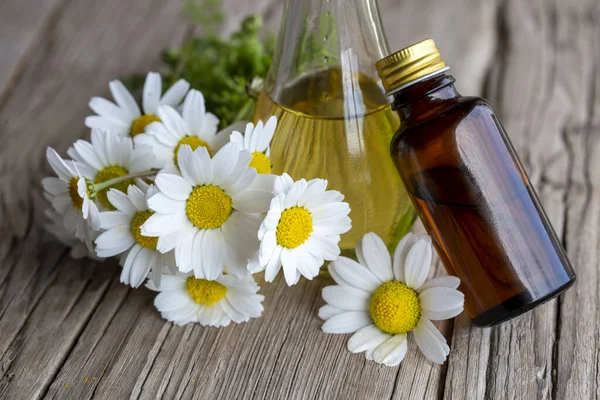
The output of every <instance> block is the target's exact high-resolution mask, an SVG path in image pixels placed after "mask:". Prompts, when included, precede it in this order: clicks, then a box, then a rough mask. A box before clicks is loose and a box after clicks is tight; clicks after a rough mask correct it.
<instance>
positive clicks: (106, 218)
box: [100, 211, 131, 229]
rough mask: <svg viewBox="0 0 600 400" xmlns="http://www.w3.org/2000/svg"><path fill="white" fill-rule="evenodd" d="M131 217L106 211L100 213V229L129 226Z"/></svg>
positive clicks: (118, 212)
mask: <svg viewBox="0 0 600 400" xmlns="http://www.w3.org/2000/svg"><path fill="white" fill-rule="evenodd" d="M130 222H131V216H130V215H127V214H125V213H122V212H121V211H105V212H101V213H100V228H102V229H110V228H114V227H115V226H119V225H129V223H130Z"/></svg>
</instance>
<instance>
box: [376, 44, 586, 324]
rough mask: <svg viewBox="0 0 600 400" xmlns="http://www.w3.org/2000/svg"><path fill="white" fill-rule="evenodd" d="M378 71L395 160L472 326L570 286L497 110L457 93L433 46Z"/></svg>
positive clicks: (567, 269)
mask: <svg viewBox="0 0 600 400" xmlns="http://www.w3.org/2000/svg"><path fill="white" fill-rule="evenodd" d="M377 67H378V69H379V73H380V76H381V77H382V79H383V83H384V85H385V87H386V89H387V90H388V91H389V92H390V93H393V95H394V108H395V109H396V111H397V112H398V114H399V116H400V119H401V121H402V126H401V128H400V129H399V130H398V132H397V133H396V135H395V136H394V139H393V140H392V145H391V152H392V156H393V158H394V161H395V163H396V166H397V167H398V171H399V172H400V175H401V176H402V180H403V181H404V184H405V185H406V187H407V190H408V192H409V194H410V196H411V199H412V201H413V203H414V205H415V208H416V210H417V213H418V214H419V217H420V218H421V220H422V221H423V225H424V226H425V228H426V229H427V232H428V233H429V234H430V235H431V236H432V239H433V244H434V246H435V248H436V250H437V252H438V254H439V256H440V259H441V260H442V263H443V264H444V266H445V268H446V269H447V270H448V272H450V273H451V274H453V275H456V276H458V277H459V278H460V279H461V286H460V289H461V290H462V291H463V293H464V294H465V310H466V312H467V314H469V316H470V317H471V318H472V320H473V323H474V324H475V325H478V326H488V325H494V324H496V323H499V322H502V321H505V320H507V319H510V318H513V317H515V316H517V315H519V314H521V313H523V312H525V311H528V310H530V309H532V308H534V307H536V306H538V305H539V304H541V303H543V302H545V301H547V300H549V299H551V298H553V297H554V296H557V295H558V294H559V293H561V292H562V291H564V290H566V289H567V288H568V287H569V286H571V285H572V284H573V282H574V281H575V274H574V272H573V269H572V268H571V265H570V264H569V260H568V259H567V256H566V254H565V251H564V249H563V248H562V246H561V244H560V241H559V240H558V238H557V237H556V234H555V233H554V230H553V229H552V226H551V225H550V222H549V221H548V217H547V216H546V214H545V213H544V210H543V208H542V206H541V204H540V202H539V200H538V197H537V195H536V193H535V190H534V189H533V187H532V186H531V183H530V182H529V179H528V177H527V174H526V173H525V171H524V170H523V167H522V165H521V163H520V161H519V159H518V157H517V154H516V153H515V151H514V149H513V147H512V145H511V143H510V140H509V139H508V136H507V135H506V133H505V132H504V128H503V127H502V125H501V124H500V121H499V119H498V117H497V116H496V113H495V111H494V110H493V108H492V107H491V106H490V105H489V104H488V103H487V102H486V101H485V100H483V99H481V98H478V97H464V96H461V95H460V94H459V93H458V92H457V91H456V89H455V88H454V78H453V77H452V76H450V75H447V74H446V73H445V71H446V70H447V69H448V68H447V67H446V65H445V63H444V61H443V60H442V59H441V58H440V54H439V52H438V50H437V48H436V46H435V43H434V42H433V40H431V39H429V40H426V41H423V42H420V43H417V44H415V45H413V46H410V47H408V48H406V49H403V50H400V51H399V52H396V53H394V54H392V55H391V56H389V57H386V58H385V59H383V60H381V61H380V62H378V63H377Z"/></svg>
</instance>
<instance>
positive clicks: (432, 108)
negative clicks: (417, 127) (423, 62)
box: [392, 73, 460, 125]
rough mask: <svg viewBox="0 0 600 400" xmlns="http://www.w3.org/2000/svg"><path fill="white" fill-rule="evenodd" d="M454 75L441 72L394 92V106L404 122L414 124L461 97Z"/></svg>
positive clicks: (438, 111)
mask: <svg viewBox="0 0 600 400" xmlns="http://www.w3.org/2000/svg"><path fill="white" fill-rule="evenodd" d="M454 81H455V79H454V77H452V76H451V75H446V74H444V73H441V74H439V75H434V76H432V77H431V78H428V79H425V80H423V81H421V82H417V83H415V84H414V85H410V86H408V87H406V88H404V89H402V90H400V91H398V92H396V93H394V95H393V96H394V101H393V102H392V107H393V108H394V110H396V112H398V115H399V116H400V119H401V120H402V122H403V123H404V124H406V125H412V124H415V123H417V122H419V121H423V120H425V119H428V118H429V117H431V116H433V115H435V114H438V113H440V112H442V111H444V110H446V109H448V108H450V107H452V105H453V104H454V102H453V101H452V100H455V99H457V98H458V97H460V94H459V93H458V91H457V90H456V88H455V87H454Z"/></svg>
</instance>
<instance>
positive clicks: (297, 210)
mask: <svg viewBox="0 0 600 400" xmlns="http://www.w3.org/2000/svg"><path fill="white" fill-rule="evenodd" d="M312 231H313V224H312V215H310V212H309V211H308V210H307V209H306V208H304V207H291V208H288V209H287V210H284V211H283V212H282V213H281V218H279V223H278V224H277V230H276V232H275V236H276V237H277V243H278V244H279V245H281V246H283V247H285V248H288V249H294V248H296V247H298V246H300V245H301V244H302V243H304V242H306V241H307V240H308V238H309V237H310V234H311V233H312Z"/></svg>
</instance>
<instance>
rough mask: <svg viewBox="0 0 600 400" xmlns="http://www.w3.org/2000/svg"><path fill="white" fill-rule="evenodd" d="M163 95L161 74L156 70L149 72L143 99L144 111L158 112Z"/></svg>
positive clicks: (147, 112)
mask: <svg viewBox="0 0 600 400" xmlns="http://www.w3.org/2000/svg"><path fill="white" fill-rule="evenodd" d="M161 95H162V79H161V77H160V74H158V73H156V72H148V75H146V82H145V83H144V94H143V99H142V103H143V106H144V113H146V114H156V112H157V111H158V105H159V103H160V96H161Z"/></svg>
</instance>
